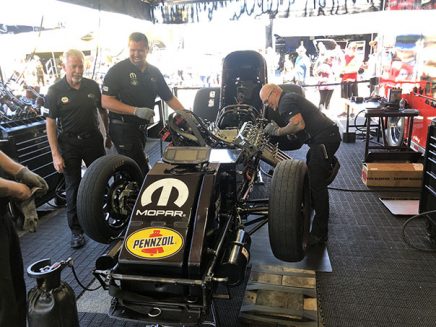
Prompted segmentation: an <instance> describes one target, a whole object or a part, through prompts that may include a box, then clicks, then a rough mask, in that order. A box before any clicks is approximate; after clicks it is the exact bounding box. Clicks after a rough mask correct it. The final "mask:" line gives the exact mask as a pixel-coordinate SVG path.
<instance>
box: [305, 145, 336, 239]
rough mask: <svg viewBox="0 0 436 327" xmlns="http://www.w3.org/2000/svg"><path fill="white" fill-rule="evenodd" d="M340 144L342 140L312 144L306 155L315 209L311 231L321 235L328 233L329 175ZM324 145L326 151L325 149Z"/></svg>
mask: <svg viewBox="0 0 436 327" xmlns="http://www.w3.org/2000/svg"><path fill="white" fill-rule="evenodd" d="M339 145H340V141H337V142H331V143H324V146H322V144H310V145H309V147H310V149H309V151H308V152H307V155H306V159H307V167H308V169H309V184H310V191H311V197H312V206H313V209H314V210H315V217H314V219H313V222H312V229H311V233H313V234H315V235H317V236H321V237H322V236H327V234H328V222H329V217H330V208H329V193H328V189H327V177H329V175H330V170H331V165H332V163H333V161H332V160H333V156H334V155H335V153H336V151H337V149H338V148H339ZM324 147H325V150H326V151H324ZM326 156H327V158H326Z"/></svg>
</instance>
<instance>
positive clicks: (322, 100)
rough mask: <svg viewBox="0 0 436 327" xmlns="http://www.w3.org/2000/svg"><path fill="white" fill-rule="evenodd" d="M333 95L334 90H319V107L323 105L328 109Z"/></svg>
mask: <svg viewBox="0 0 436 327" xmlns="http://www.w3.org/2000/svg"><path fill="white" fill-rule="evenodd" d="M332 95H333V90H319V106H320V107H321V105H323V106H324V108H325V109H328V108H329V105H330V100H331V98H332Z"/></svg>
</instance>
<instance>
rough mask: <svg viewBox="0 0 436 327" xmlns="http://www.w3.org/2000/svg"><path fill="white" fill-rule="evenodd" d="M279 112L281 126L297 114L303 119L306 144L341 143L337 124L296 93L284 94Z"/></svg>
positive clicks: (280, 101) (279, 105)
mask: <svg viewBox="0 0 436 327" xmlns="http://www.w3.org/2000/svg"><path fill="white" fill-rule="evenodd" d="M278 112H279V114H280V117H281V118H282V124H279V125H281V126H285V125H286V124H287V123H288V122H289V119H290V118H292V117H293V116H295V115H296V114H301V116H302V117H303V120H304V123H305V128H304V133H305V134H306V136H305V137H306V140H305V142H304V143H308V144H310V143H329V142H338V141H340V134H339V131H338V128H337V126H336V124H335V123H334V122H333V121H332V120H331V119H330V118H328V117H327V116H326V115H324V114H323V113H322V112H321V111H320V110H319V109H318V108H317V107H316V106H315V105H314V104H313V103H312V102H310V101H309V100H307V99H306V98H305V97H302V96H300V95H298V94H296V93H283V94H282V96H281V97H280V100H279V104H278Z"/></svg>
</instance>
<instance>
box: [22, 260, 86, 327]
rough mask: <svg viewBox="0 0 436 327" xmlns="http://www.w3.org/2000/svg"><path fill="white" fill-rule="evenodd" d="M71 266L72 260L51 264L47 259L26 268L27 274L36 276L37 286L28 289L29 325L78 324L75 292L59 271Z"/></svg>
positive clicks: (65, 326)
mask: <svg viewBox="0 0 436 327" xmlns="http://www.w3.org/2000/svg"><path fill="white" fill-rule="evenodd" d="M66 266H72V259H71V258H69V259H67V260H66V261H60V262H56V263H54V264H51V260H50V259H43V260H40V261H37V262H35V263H33V264H32V265H30V266H29V267H28V268H27V274H28V275H29V276H30V277H32V278H36V284H37V285H36V287H34V288H32V289H31V290H30V292H29V296H28V297H29V303H28V309H27V314H28V323H29V324H28V326H29V327H41V326H44V327H79V316H78V313H77V304H76V295H75V294H74V291H73V289H72V288H71V286H70V285H68V284H67V283H66V282H64V281H61V272H62V270H63V269H64V268H65V267H66Z"/></svg>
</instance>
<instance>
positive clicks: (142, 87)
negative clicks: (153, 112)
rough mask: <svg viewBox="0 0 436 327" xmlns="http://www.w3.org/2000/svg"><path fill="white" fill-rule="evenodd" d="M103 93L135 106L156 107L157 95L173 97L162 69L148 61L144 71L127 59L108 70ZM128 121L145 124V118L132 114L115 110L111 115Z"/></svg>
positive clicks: (164, 98) (163, 97)
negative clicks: (124, 113)
mask: <svg viewBox="0 0 436 327" xmlns="http://www.w3.org/2000/svg"><path fill="white" fill-rule="evenodd" d="M103 94H104V95H109V96H114V97H115V98H116V99H117V100H119V101H121V102H123V103H125V104H128V105H130V106H134V107H147V108H150V109H153V108H154V103H155V101H156V97H157V96H158V95H159V97H160V98H161V99H162V100H164V101H169V100H171V98H172V97H173V94H172V93H171V90H170V88H169V87H168V84H167V83H166V82H165V79H164V77H163V75H162V73H161V72H160V70H159V69H158V68H157V67H155V66H153V65H150V64H149V63H147V66H146V68H145V70H144V71H143V72H142V71H141V70H140V69H139V68H138V67H136V66H135V65H134V64H132V63H131V62H130V60H129V59H125V60H123V61H121V62H119V63H117V64H116V65H114V66H113V67H112V68H110V69H109V71H108V72H107V74H106V76H105V78H104V82H103ZM121 116H123V120H124V121H127V122H132V123H137V124H143V123H144V120H143V119H140V118H138V117H135V116H132V115H120V114H117V113H114V112H110V113H109V117H111V118H115V119H120V118H121Z"/></svg>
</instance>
